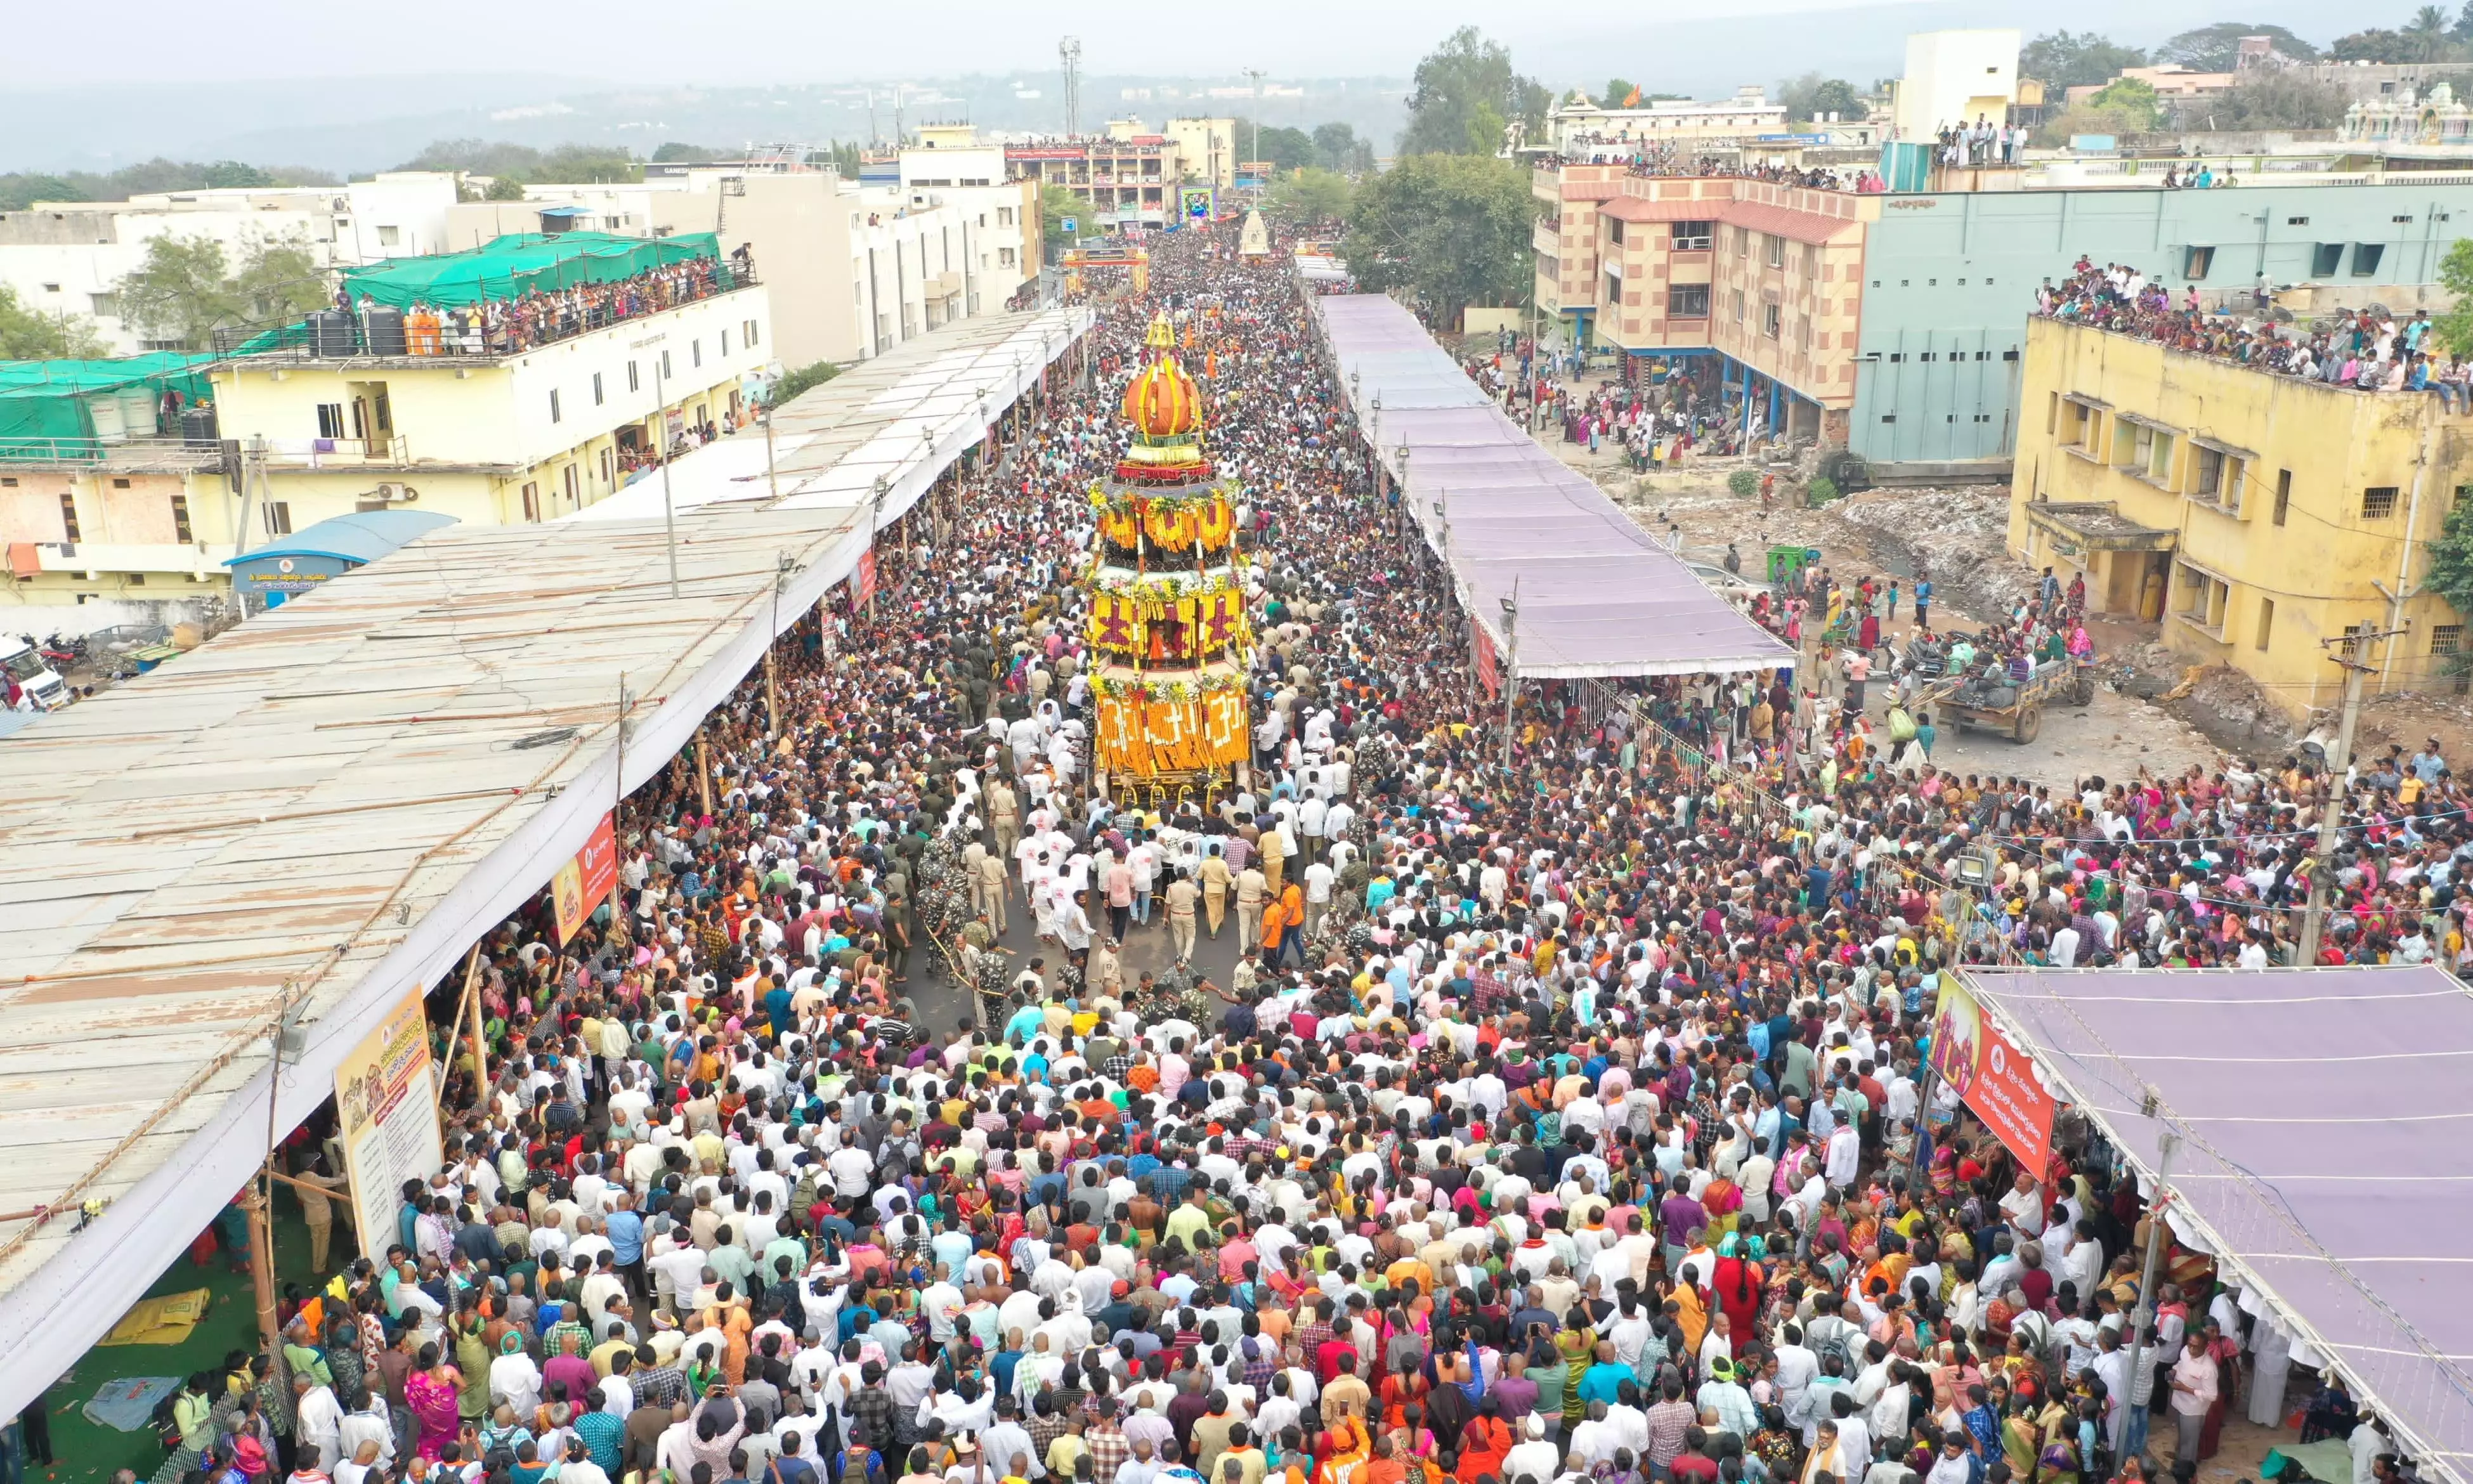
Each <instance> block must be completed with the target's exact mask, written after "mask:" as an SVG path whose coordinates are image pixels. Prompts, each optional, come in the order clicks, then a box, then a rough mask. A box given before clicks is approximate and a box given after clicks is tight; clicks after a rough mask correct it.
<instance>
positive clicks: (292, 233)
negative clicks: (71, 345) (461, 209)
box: [0, 171, 456, 355]
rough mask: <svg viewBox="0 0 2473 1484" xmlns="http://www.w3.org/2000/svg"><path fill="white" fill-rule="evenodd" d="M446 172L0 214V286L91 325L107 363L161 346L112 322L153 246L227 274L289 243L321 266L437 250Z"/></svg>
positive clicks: (442, 234) (41, 309) (27, 302)
mask: <svg viewBox="0 0 2473 1484" xmlns="http://www.w3.org/2000/svg"><path fill="white" fill-rule="evenodd" d="M455 195H456V180H455V177H454V176H453V175H452V174H448V173H444V172H433V171H390V172H386V173H384V174H381V175H379V176H378V177H377V178H376V179H374V180H355V181H353V182H352V183H351V184H349V185H322V186H281V187H277V186H242V187H233V188H229V189H221V190H196V191H165V192H156V193H154V194H149V195H142V196H132V197H131V198H130V199H129V200H127V201H115V202H37V203H35V204H34V205H32V206H29V207H27V208H25V209H24V210H22V211H0V283H5V284H7V285H8V286H9V287H10V288H11V289H13V290H14V291H15V292H16V296H17V301H18V303H20V304H22V305H24V306H25V307H27V308H29V309H32V310H35V311H36V312H37V313H40V314H45V315H50V316H54V317H58V318H63V319H75V318H79V317H84V318H85V319H87V320H90V321H91V322H92V323H93V327H94V330H95V332H96V333H97V334H98V335H100V336H102V337H103V339H104V341H105V343H106V344H108V346H109V347H111V349H112V351H113V352H114V353H115V354H120V355H134V354H136V353H137V352H139V351H141V350H151V349H159V348H168V347H161V346H157V345H155V344H153V343H151V342H148V341H147V340H145V339H144V338H143V337H141V336H140V335H139V333H138V332H137V330H136V329H135V328H134V327H132V326H131V325H130V324H129V323H127V322H125V321H124V320H123V319H122V318H121V312H120V299H119V290H120V280H121V279H122V278H123V277H124V276H126V275H128V274H129V273H130V272H131V271H132V270H133V269H135V268H136V267H138V266H139V265H140V264H141V263H143V262H144V261H145V259H146V253H147V245H148V244H149V243H150V242H152V241H153V240H154V239H156V238H157V237H164V236H170V237H177V238H181V239H185V240H192V241H196V240H206V241H212V242H215V243H219V244H221V245H222V247H223V250H224V254H225V256H226V258H227V259H228V260H229V262H230V263H231V266H232V268H233V269H234V270H235V271H237V270H238V268H239V267H240V265H241V262H242V260H243V259H244V258H245V257H246V256H247V255H248V253H249V252H250V251H251V250H252V248H253V247H255V246H257V245H259V244H267V245H275V244H284V243H297V244H299V245H300V246H302V247H305V248H307V249H308V250H309V253H310V256H311V257H312V258H313V259H314V260H315V261H316V262H317V264H318V266H320V267H321V268H328V267H336V266H341V265H347V264H355V263H372V262H376V261H378V260H379V259H381V258H390V257H411V256H415V255H418V254H420V253H424V252H436V251H443V250H444V247H445V246H446V241H445V239H446V217H447V212H448V210H449V209H450V208H451V207H452V206H453V205H454V204H455Z"/></svg>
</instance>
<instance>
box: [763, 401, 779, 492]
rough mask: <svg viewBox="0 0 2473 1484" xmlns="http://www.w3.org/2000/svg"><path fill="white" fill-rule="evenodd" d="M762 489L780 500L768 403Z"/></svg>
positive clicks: (765, 418)
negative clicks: (774, 465)
mask: <svg viewBox="0 0 2473 1484" xmlns="http://www.w3.org/2000/svg"><path fill="white" fill-rule="evenodd" d="M764 488H765V489H767V490H769V491H772V495H773V498H775V499H777V500H778V499H780V498H781V476H780V475H779V474H777V473H775V472H774V470H773V408H772V405H771V404H770V403H767V404H766V405H765V408H764Z"/></svg>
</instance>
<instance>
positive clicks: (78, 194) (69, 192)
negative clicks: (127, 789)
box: [0, 0, 2473, 211]
mask: <svg viewBox="0 0 2473 1484" xmlns="http://www.w3.org/2000/svg"><path fill="white" fill-rule="evenodd" d="M2465 3H2466V4H2467V5H2473V0H2465ZM85 199H86V198H85V193H84V191H82V190H80V189H79V188H78V187H77V186H76V185H75V184H74V183H72V182H71V181H69V180H67V179H66V178H64V177H61V176H46V175H5V176H0V211H23V210H25V209H26V208H27V207H28V206H31V205H33V204H34V203H36V202H38V201H84V200H85Z"/></svg>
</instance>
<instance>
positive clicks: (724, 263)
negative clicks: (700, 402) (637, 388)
mask: <svg viewBox="0 0 2473 1484" xmlns="http://www.w3.org/2000/svg"><path fill="white" fill-rule="evenodd" d="M755 274H756V269H755V263H754V261H753V259H752V258H751V256H750V254H749V252H748V250H747V249H746V248H745V247H744V246H741V247H740V248H739V249H737V250H736V251H734V252H732V254H731V255H730V257H729V258H728V259H727V260H725V259H722V258H719V257H706V256H703V255H701V254H699V255H697V256H694V257H687V258H682V259H680V260H678V261H676V262H671V263H663V264H660V265H659V266H657V267H653V268H648V269H645V270H644V271H643V272H641V273H636V274H631V275H628V276H626V277H624V278H611V279H606V280H600V281H594V282H584V283H574V284H569V285H567V286H566V287H564V288H558V289H540V288H533V289H527V290H525V291H524V292H523V293H521V294H518V295H514V296H512V297H509V298H504V299H485V300H483V301H482V302H480V303H477V304H462V305H452V306H440V305H435V304H430V303H427V302H424V301H415V302H414V303H412V304H410V305H408V306H406V307H405V309H404V311H403V341H404V346H403V349H402V350H401V351H400V352H398V353H400V354H406V355H416V356H430V355H438V356H455V355H513V354H515V353H516V352H518V351H523V350H530V349H533V348H535V347H540V346H546V345H551V344H554V343H556V342H558V341H562V340H572V339H574V338H575V337H576V336H578V335H585V334H589V333H590V332H592V331H594V330H600V329H607V328H609V327H610V326H611V325H612V324H616V323H621V322H623V321H627V320H635V319H640V318H642V317H643V316H645V315H650V314H659V313H660V312H661V311H663V310H665V309H676V308H678V307H679V306H680V305H682V304H688V303H693V302H695V301H696V300H698V299H710V298H712V297H713V296H714V295H716V294H727V293H730V292H732V290H734V289H740V288H745V287H747V286H748V285H749V284H751V283H753V282H755V281H756V278H755ZM335 307H336V308H337V309H340V310H343V311H345V312H346V313H348V314H351V315H353V316H354V317H355V321H356V323H357V326H358V331H359V334H360V336H361V339H362V341H363V348H364V349H369V350H372V351H376V352H377V353H384V351H383V350H380V349H379V337H378V336H377V335H376V334H375V333H374V332H373V331H372V326H371V323H370V319H369V311H370V310H371V308H372V300H371V299H370V298H369V296H368V295H367V294H360V295H355V294H353V293H352V291H351V285H350V283H349V282H346V283H345V284H344V285H342V286H341V287H339V288H338V289H337V290H336V291H335ZM322 353H323V352H322Z"/></svg>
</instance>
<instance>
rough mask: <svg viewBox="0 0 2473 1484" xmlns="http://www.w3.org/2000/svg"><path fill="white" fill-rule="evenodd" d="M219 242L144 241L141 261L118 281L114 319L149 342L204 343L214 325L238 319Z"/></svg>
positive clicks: (184, 239) (237, 306)
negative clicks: (119, 320)
mask: <svg viewBox="0 0 2473 1484" xmlns="http://www.w3.org/2000/svg"><path fill="white" fill-rule="evenodd" d="M229 269H230V264H229V262H228V260H227V259H226V258H225V256H224V245H223V244H222V243H220V242H217V241H215V240H214V239H213V238H211V237H176V236H173V235H171V234H170V233H168V232H167V233H165V234H164V235H162V236H160V237H156V238H155V239H153V240H152V241H150V242H148V243H147V244H146V257H145V260H144V261H143V262H141V263H139V264H138V265H137V266H136V267H135V268H132V269H131V270H130V271H129V272H128V273H127V274H125V275H122V277H121V280H120V290H119V292H120V317H121V318H122V319H123V320H125V321H127V322H128V323H130V324H131V325H132V326H133V327H134V328H135V329H136V330H137V331H138V333H140V334H141V335H144V336H145V337H147V338H148V339H150V340H169V341H174V342H177V343H178V344H179V345H180V347H181V348H182V349H188V350H197V349H203V348H204V347H205V345H206V341H207V338H208V337H209V336H210V335H212V334H213V333H214V332H215V331H216V330H217V329H219V328H221V327H223V326H225V325H228V324H236V323H239V322H240V318H241V312H240V302H239V300H238V299H236V298H235V297H234V296H233V294H232V291H231V275H230V272H229Z"/></svg>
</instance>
